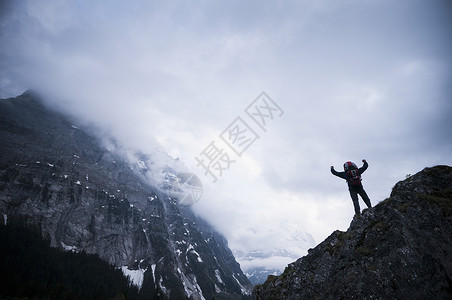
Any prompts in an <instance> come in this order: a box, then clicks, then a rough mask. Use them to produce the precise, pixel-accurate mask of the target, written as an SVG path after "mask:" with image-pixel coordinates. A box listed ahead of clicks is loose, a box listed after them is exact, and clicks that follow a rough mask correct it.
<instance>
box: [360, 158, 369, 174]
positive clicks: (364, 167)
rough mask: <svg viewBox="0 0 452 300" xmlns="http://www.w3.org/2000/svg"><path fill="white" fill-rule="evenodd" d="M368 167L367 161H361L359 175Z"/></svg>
mask: <svg viewBox="0 0 452 300" xmlns="http://www.w3.org/2000/svg"><path fill="white" fill-rule="evenodd" d="M368 167H369V164H368V163H367V161H366V160H365V159H363V166H362V167H361V168H359V173H360V174H362V173H364V171H366V170H367V168H368Z"/></svg>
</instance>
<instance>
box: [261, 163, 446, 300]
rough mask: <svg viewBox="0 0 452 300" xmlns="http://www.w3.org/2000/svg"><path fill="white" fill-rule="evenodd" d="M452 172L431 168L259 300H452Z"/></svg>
mask: <svg viewBox="0 0 452 300" xmlns="http://www.w3.org/2000/svg"><path fill="white" fill-rule="evenodd" d="M451 233H452V168H451V167H448V166H436V167H433V168H426V169H424V170H423V171H421V172H419V173H417V174H416V175H414V176H411V177H409V178H407V179H406V180H404V181H401V182H399V183H397V184H396V185H395V187H394V188H393V190H392V193H391V196H390V198H388V199H386V200H385V201H383V202H381V203H379V204H378V205H377V206H375V207H374V208H373V209H370V210H367V211H365V212H364V213H363V214H362V215H361V216H359V217H355V218H354V219H353V221H352V222H351V224H350V227H349V229H348V230H347V231H346V232H341V231H335V232H333V233H332V234H331V235H330V236H329V237H328V238H327V239H326V240H325V241H323V242H322V243H320V244H319V245H318V246H317V247H315V248H314V249H310V250H309V253H308V255H306V256H305V257H302V258H300V259H298V260H297V261H296V262H294V263H292V264H290V265H289V266H288V267H287V268H286V269H285V271H284V273H283V274H281V275H280V276H269V277H268V279H267V281H266V282H265V283H264V284H263V285H262V286H257V287H256V288H255V290H254V295H255V297H256V299H451V298H452V234H451Z"/></svg>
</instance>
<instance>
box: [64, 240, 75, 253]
mask: <svg viewBox="0 0 452 300" xmlns="http://www.w3.org/2000/svg"><path fill="white" fill-rule="evenodd" d="M60 243H61V247H63V249H64V250H66V251H72V252H78V249H77V247H76V246H68V245H66V244H65V243H63V242H60Z"/></svg>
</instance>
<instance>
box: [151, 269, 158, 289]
mask: <svg viewBox="0 0 452 300" xmlns="http://www.w3.org/2000/svg"><path fill="white" fill-rule="evenodd" d="M155 267H157V265H156V264H153V265H151V270H152V278H153V279H154V285H155V288H156V289H157V283H156V282H155Z"/></svg>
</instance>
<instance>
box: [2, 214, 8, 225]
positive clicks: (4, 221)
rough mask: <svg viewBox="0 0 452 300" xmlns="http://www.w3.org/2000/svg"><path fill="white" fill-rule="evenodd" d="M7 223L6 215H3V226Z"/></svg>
mask: <svg viewBox="0 0 452 300" xmlns="http://www.w3.org/2000/svg"><path fill="white" fill-rule="evenodd" d="M7 223H8V215H7V214H3V224H5V226H6V224H7Z"/></svg>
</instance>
